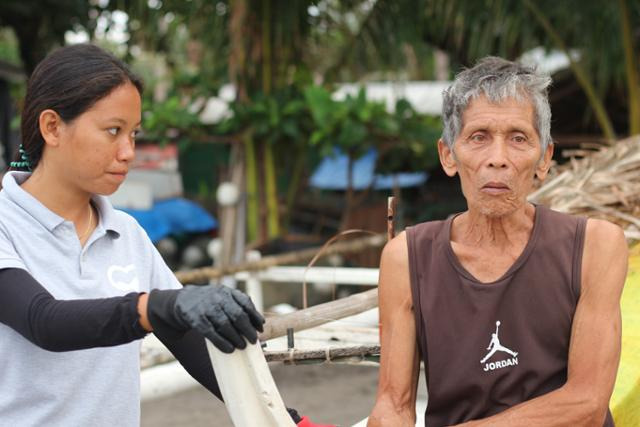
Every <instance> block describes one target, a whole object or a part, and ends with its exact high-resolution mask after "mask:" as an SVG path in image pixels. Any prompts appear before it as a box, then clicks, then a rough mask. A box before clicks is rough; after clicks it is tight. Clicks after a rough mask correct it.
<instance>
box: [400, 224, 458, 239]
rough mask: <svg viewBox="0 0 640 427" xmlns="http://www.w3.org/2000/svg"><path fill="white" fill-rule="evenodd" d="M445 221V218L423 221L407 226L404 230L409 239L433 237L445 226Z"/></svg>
mask: <svg viewBox="0 0 640 427" xmlns="http://www.w3.org/2000/svg"><path fill="white" fill-rule="evenodd" d="M447 223H448V221H447V220H446V219H444V220H442V219H439V220H433V221H425V222H420V223H418V224H415V225H412V226H410V227H407V230H406V231H407V234H408V235H409V239H425V238H435V237H436V236H437V235H438V234H439V233H440V232H441V231H442V230H443V228H444V227H446V225H447Z"/></svg>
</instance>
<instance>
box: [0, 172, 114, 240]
mask: <svg viewBox="0 0 640 427" xmlns="http://www.w3.org/2000/svg"><path fill="white" fill-rule="evenodd" d="M29 176H31V172H21V171H9V172H7V173H5V175H4V177H3V178H2V191H3V193H5V194H6V196H7V197H8V198H9V199H10V200H11V201H12V202H13V203H15V204H16V205H18V206H19V207H21V208H22V209H23V210H24V211H25V212H27V214H29V215H31V216H32V217H33V218H34V219H35V220H36V221H38V222H39V223H40V224H42V225H43V226H44V227H45V228H46V229H47V230H49V231H50V232H53V231H54V229H55V228H56V227H58V226H59V225H60V224H62V223H63V222H65V221H66V220H65V219H64V218H63V217H61V216H60V215H58V214H56V213H54V212H52V211H51V210H49V208H47V207H46V206H45V205H43V204H42V202H40V201H39V200H38V199H36V198H35V197H33V196H32V195H31V194H30V193H29V192H27V191H25V190H24V189H22V187H20V185H21V184H22V183H23V182H25V181H26V180H27V178H29ZM91 200H92V201H93V205H94V206H95V207H96V209H97V210H98V213H99V215H100V222H99V224H98V227H102V228H104V230H105V231H107V232H113V233H115V234H116V237H119V236H120V234H121V232H122V228H123V227H122V224H121V223H120V222H119V221H118V219H117V217H116V214H115V209H114V208H113V206H112V205H111V202H110V201H109V199H108V198H107V197H106V196H102V195H99V194H94V195H93V196H92V197H91Z"/></svg>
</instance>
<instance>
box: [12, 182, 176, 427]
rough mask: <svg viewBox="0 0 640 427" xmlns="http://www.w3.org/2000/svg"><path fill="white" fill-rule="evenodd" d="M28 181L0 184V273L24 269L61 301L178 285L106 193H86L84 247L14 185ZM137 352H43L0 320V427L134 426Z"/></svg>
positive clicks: (136, 345)
mask: <svg viewBox="0 0 640 427" xmlns="http://www.w3.org/2000/svg"><path fill="white" fill-rule="evenodd" d="M28 176H29V173H26V172H8V173H7V174H6V175H5V176H4V178H3V180H2V185H3V190H2V191H1V192H0V269H1V268H8V267H17V268H23V269H25V270H27V271H28V272H29V273H31V275H32V276H33V277H34V278H35V279H36V280H37V281H38V282H40V283H41V284H42V285H43V286H44V287H45V288H46V289H47V290H48V291H49V292H50V293H51V294H52V295H53V296H54V297H55V298H57V299H66V300H68V299H86V298H106V297H113V296H121V295H125V294H127V293H129V292H132V291H136V292H148V291H149V290H151V289H177V288H180V287H181V285H180V283H179V282H178V281H177V279H176V278H175V276H174V274H173V273H172V272H171V270H170V269H169V268H168V267H167V266H166V264H165V263H164V261H163V260H162V257H161V256H160V254H159V253H158V252H157V251H156V249H155V247H154V246H153V244H152V243H151V241H150V240H149V238H148V236H147V234H146V233H145V231H144V230H143V229H142V228H141V227H140V226H139V225H138V223H137V222H136V221H135V219H133V218H132V217H131V216H129V215H127V214H126V213H124V212H121V211H118V210H115V209H114V208H113V207H112V206H111V204H110V203H109V201H108V199H107V198H106V197H104V196H94V197H93V199H92V201H93V205H94V206H95V207H96V209H97V211H98V213H99V222H98V225H97V227H96V229H95V230H94V232H93V234H92V235H91V236H90V237H89V240H88V241H87V243H86V244H85V246H84V247H81V246H80V241H79V240H78V237H77V235H76V232H75V227H74V224H73V223H72V222H71V221H67V220H65V219H64V218H62V217H60V216H58V215H56V214H55V213H53V212H51V211H50V210H49V209H47V208H46V207H45V206H44V205H43V204H42V203H40V202H39V201H38V200H37V199H36V198H34V197H33V196H31V194H29V193H27V192H26V191H24V190H23V189H22V188H21V187H20V184H21V183H22V182H24V181H25V180H26V179H27V178H28ZM0 286H2V284H1V283H0ZM139 352H140V341H137V342H131V343H128V344H124V345H119V346H115V347H106V348H95V349H89V350H78V351H69V352H62V353H55V352H50V351H46V350H43V349H41V348H39V347H37V346H35V345H34V344H32V343H31V342H29V341H28V340H27V339H25V338H23V337H22V336H21V335H20V334H18V333H17V332H15V331H14V330H13V329H11V328H9V327H8V326H6V325H3V324H0V426H9V427H17V426H65V427H66V426H105V427H106V426H109V427H112V426H138V425H139V424H140V397H139V395H140V373H139V369H140V368H139V361H140V357H139Z"/></svg>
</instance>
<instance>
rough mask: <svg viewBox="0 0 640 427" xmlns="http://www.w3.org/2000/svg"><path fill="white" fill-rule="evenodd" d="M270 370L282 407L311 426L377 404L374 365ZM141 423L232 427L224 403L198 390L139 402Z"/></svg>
mask: <svg viewBox="0 0 640 427" xmlns="http://www.w3.org/2000/svg"><path fill="white" fill-rule="evenodd" d="M271 372H272V374H273V378H274V380H275V381H276V384H277V385H278V389H279V390H280V394H281V395H282V398H283V400H284V402H285V404H286V405H287V406H289V407H292V408H296V409H297V410H298V411H299V412H300V413H302V414H303V415H307V416H309V417H310V418H311V419H312V420H313V421H315V422H326V423H334V424H338V425H341V426H351V425H352V424H354V423H356V422H358V421H360V420H362V419H363V418H365V417H366V416H368V415H369V411H370V410H371V408H372V407H373V404H374V401H375V393H376V387H377V381H378V368H377V367H374V366H362V365H346V364H321V365H297V366H285V365H283V364H279V363H276V364H272V365H271ZM141 425H142V427H170V426H171V427H180V426H185V427H186V426H189V427H205V426H207V427H211V426H215V427H233V424H231V421H230V419H229V416H228V415H227V412H226V410H225V407H224V405H223V404H222V403H220V402H218V401H216V400H215V399H214V398H213V397H212V396H211V395H210V394H209V392H208V391H206V390H205V389H204V388H202V387H199V386H198V387H197V388H193V389H191V390H188V391H185V392H182V393H179V394H176V395H174V396H171V397H168V398H162V399H158V400H155V401H150V402H145V403H143V404H142V423H141ZM255 425H256V426H258V425H260V422H259V420H256V424H255Z"/></svg>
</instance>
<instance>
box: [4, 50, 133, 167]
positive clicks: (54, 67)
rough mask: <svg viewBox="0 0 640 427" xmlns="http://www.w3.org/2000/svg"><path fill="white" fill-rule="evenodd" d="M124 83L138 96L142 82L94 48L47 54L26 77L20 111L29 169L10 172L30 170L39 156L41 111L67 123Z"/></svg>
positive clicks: (18, 158)
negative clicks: (56, 114)
mask: <svg viewBox="0 0 640 427" xmlns="http://www.w3.org/2000/svg"><path fill="white" fill-rule="evenodd" d="M125 83H131V84H133V85H134V86H135V87H136V88H137V89H138V92H139V93H140V94H141V95H142V87H143V86H142V80H141V79H140V78H139V77H138V76H136V75H135V74H134V73H133V72H131V70H129V68H128V67H127V65H126V64H125V63H124V62H122V61H120V60H119V59H118V58H116V57H115V56H113V55H112V54H110V53H108V52H106V51H104V50H103V49H101V48H99V47H98V46H94V45H91V44H76V45H72V46H65V47H62V48H60V49H57V50H55V51H54V52H52V53H51V54H49V55H48V56H47V57H46V58H45V59H43V60H42V62H40V63H39V64H38V66H37V67H36V68H35V70H34V71H33V74H32V75H31V77H30V78H29V82H28V84H27V94H26V96H25V100H24V108H23V110H22V120H21V133H22V135H21V136H22V149H23V150H24V155H26V158H28V163H29V166H28V167H24V168H22V167H18V168H14V169H27V168H29V169H31V170H33V169H35V168H36V166H37V165H38V162H39V161H40V158H41V157H42V150H43V148H44V139H43V138H42V134H41V133H40V125H39V117H40V113H42V111H44V110H46V109H51V110H53V111H55V112H56V113H58V115H60V117H61V118H62V120H63V121H64V122H65V123H70V122H71V121H73V120H74V119H75V118H76V117H78V116H79V115H81V114H82V113H84V112H85V111H87V110H88V109H90V108H91V107H92V106H93V105H94V104H95V103H96V102H98V101H99V100H100V99H102V98H104V97H105V96H107V95H109V94H110V93H111V92H112V91H113V90H114V89H116V88H117V87H119V86H121V85H123V84H125ZM23 159H24V158H22V159H21V153H16V157H15V160H16V161H17V162H20V161H21V160H23ZM22 164H24V163H22Z"/></svg>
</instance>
